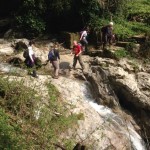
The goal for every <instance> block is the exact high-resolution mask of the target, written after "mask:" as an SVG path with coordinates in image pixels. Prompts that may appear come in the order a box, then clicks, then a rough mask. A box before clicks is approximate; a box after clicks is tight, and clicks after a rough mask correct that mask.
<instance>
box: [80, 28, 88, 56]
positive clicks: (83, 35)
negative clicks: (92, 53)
mask: <svg viewBox="0 0 150 150" xmlns="http://www.w3.org/2000/svg"><path fill="white" fill-rule="evenodd" d="M88 33H89V29H88V28H85V29H84V30H83V31H81V32H80V43H81V44H82V46H83V47H84V50H83V51H84V53H85V54H87V52H88V48H87V46H88V41H87V36H88Z"/></svg>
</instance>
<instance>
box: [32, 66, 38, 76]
mask: <svg viewBox="0 0 150 150" xmlns="http://www.w3.org/2000/svg"><path fill="white" fill-rule="evenodd" d="M32 72H33V77H35V78H37V77H38V76H37V72H36V66H35V64H34V65H33V67H32Z"/></svg>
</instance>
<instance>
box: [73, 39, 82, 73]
mask: <svg viewBox="0 0 150 150" xmlns="http://www.w3.org/2000/svg"><path fill="white" fill-rule="evenodd" d="M73 44H74V45H73V49H72V53H73V54H74V58H73V69H75V67H76V64H77V61H79V63H80V65H81V67H82V70H84V64H83V62H82V54H81V53H82V50H81V46H80V45H79V44H78V43H77V41H73ZM72 53H71V54H72Z"/></svg>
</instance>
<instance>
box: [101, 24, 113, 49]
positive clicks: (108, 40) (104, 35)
mask: <svg viewBox="0 0 150 150" xmlns="http://www.w3.org/2000/svg"><path fill="white" fill-rule="evenodd" d="M113 36H114V35H113V22H110V23H109V24H108V25H106V26H103V27H102V28H101V40H102V45H103V49H104V48H105V46H106V45H107V44H109V45H111V44H112V39H113Z"/></svg>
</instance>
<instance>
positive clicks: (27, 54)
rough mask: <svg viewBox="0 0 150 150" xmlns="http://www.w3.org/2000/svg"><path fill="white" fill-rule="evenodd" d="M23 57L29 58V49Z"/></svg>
mask: <svg viewBox="0 0 150 150" xmlns="http://www.w3.org/2000/svg"><path fill="white" fill-rule="evenodd" d="M23 57H24V58H28V57H29V51H28V49H25V50H24V52H23Z"/></svg>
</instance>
